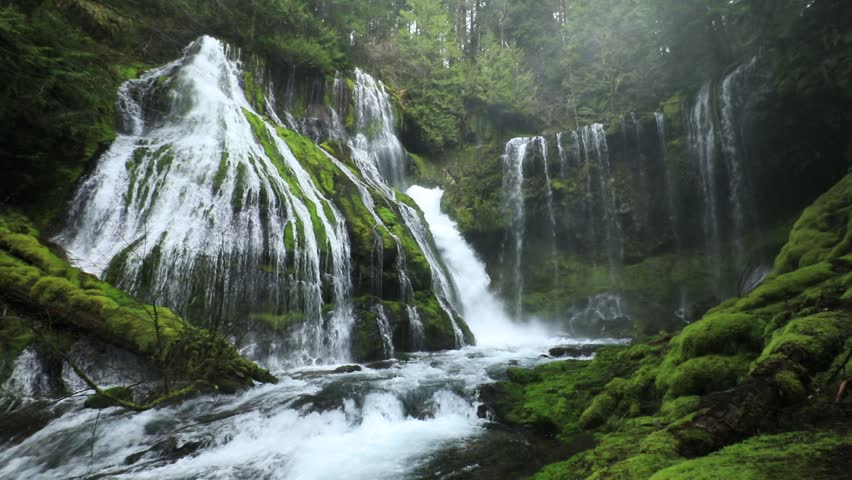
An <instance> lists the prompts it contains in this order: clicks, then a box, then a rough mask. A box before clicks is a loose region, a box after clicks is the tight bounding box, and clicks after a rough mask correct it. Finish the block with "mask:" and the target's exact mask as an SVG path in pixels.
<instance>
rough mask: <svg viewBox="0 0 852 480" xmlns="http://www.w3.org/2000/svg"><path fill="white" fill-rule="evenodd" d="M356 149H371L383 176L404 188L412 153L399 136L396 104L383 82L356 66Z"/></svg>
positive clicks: (369, 150) (394, 184) (389, 181)
mask: <svg viewBox="0 0 852 480" xmlns="http://www.w3.org/2000/svg"><path fill="white" fill-rule="evenodd" d="M353 96H354V100H355V122H356V128H357V134H356V136H355V139H354V141H353V144H354V146H355V147H356V148H359V149H361V150H364V151H367V152H370V153H371V154H372V155H373V156H374V158H375V161H376V166H377V168H378V170H379V172H380V173H381V175H382V178H384V180H385V181H386V182H387V183H388V184H389V185H390V186H393V187H402V186H404V183H405V178H406V175H407V174H408V155H406V153H405V150H404V149H403V148H402V144H401V143H400V142H399V139H398V138H397V136H396V133H394V131H395V127H394V115H393V104H392V103H391V101H390V96H389V95H388V93H387V90H386V89H385V86H384V84H383V83H382V82H379V81H378V80H376V79H374V78H373V77H372V76H370V75H368V74H366V73H364V72H363V71H361V70H360V69H355V91H354V93H353Z"/></svg>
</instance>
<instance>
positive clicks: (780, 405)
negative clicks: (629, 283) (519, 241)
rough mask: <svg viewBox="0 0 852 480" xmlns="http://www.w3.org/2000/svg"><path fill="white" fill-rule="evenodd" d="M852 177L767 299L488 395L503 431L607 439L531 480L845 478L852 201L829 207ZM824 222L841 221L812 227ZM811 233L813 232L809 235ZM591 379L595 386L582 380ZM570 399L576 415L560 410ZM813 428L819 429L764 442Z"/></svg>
mask: <svg viewBox="0 0 852 480" xmlns="http://www.w3.org/2000/svg"><path fill="white" fill-rule="evenodd" d="M850 179H852V175H849V176H847V177H846V178H845V179H844V180H843V181H842V182H840V183H839V184H838V186H837V187H835V189H833V190H832V191H829V192H828V193H826V194H825V198H821V199H819V200H817V201H816V202H815V203H814V205H813V206H812V207H811V208H809V209H808V211H806V212H805V213H804V214H803V216H802V219H801V220H800V221H799V222H798V223H797V224H796V225H797V226H796V227H795V228H794V231H793V233H792V234H791V235H790V241H789V242H788V245H787V246H785V247H784V249H783V251H782V253H781V254H780V255H779V256H778V260H777V261H776V270H775V271H774V272H773V273H772V274H771V275H770V276H769V277H768V278H767V280H766V281H765V283H764V284H763V285H761V286H760V287H759V288H757V289H755V290H752V291H751V292H749V293H747V294H746V295H744V296H743V297H741V298H732V299H730V300H728V301H725V302H723V303H722V304H720V305H718V306H716V307H714V308H712V309H710V310H709V311H708V312H707V314H706V315H704V317H703V318H701V319H700V320H698V321H696V322H694V323H693V324H691V325H688V326H687V327H686V328H684V329H683V330H682V331H681V332H679V333H677V334H673V335H668V336H663V337H661V338H657V339H652V340H647V341H643V342H640V343H637V344H636V345H633V346H631V347H629V348H625V347H621V352H620V353H615V354H613V353H612V352H610V351H608V350H603V351H602V352H601V354H599V355H598V357H596V358H595V359H594V360H593V361H591V362H589V363H587V364H584V366H583V367H578V368H577V369H576V370H573V369H572V370H571V373H570V374H569V373H568V371H566V372H565V373H561V372H560V373H557V372H559V370H557V369H558V368H559V367H557V366H558V365H560V363H555V364H551V365H547V366H543V367H538V368H536V369H534V370H532V372H527V373H525V372H523V371H514V370H512V371H510V378H511V379H512V380H513V381H512V382H505V383H498V384H496V385H495V386H494V387H492V388H494V389H495V390H496V391H497V392H498V393H499V395H497V398H496V400H494V404H495V405H497V408H496V409H495V410H496V411H497V412H498V414H501V413H502V416H501V418H502V419H503V420H504V421H507V422H511V423H517V424H521V425H535V424H539V425H546V426H548V428H550V429H551V431H552V432H558V433H559V438H565V439H567V438H570V436H571V434H572V433H574V434H576V433H577V432H579V431H580V430H582V429H587V430H588V431H590V432H592V433H593V434H594V435H595V436H596V438H597V440H598V444H597V445H596V446H595V447H594V448H591V449H590V450H587V451H585V452H582V453H580V454H578V455H575V456H574V457H572V458H571V459H569V460H567V461H565V462H561V463H557V464H553V465H550V466H548V467H546V468H545V469H543V470H542V471H541V472H539V474H538V475H537V476H535V477H534V478H536V479H577V480H579V479H588V478H594V479H647V478H654V479H661V480H662V479H675V478H684V479H685V478H690V479H691V478H707V479H710V478H713V479H715V478H755V479H757V478H790V479H793V478H806V477H807V478H834V477H835V476H836V475H837V473H835V470H836V472H841V471H842V472H844V474H845V471H846V470H848V468H849V462H848V460H845V459H846V458H848V457H849V454H850V452H852V448H850V445H849V442H848V441H847V439H848V438H850V437H849V431H848V425H847V424H848V422H847V421H846V420H845V419H847V418H848V412H846V410H848V408H847V407H845V406H843V405H839V406H838V405H837V404H836V403H835V402H834V394H835V392H836V391H837V388H838V387H839V382H840V380H841V377H845V376H846V374H845V373H843V372H844V371H845V372H848V368H849V367H848V360H849V355H850V352H852V313H850V312H852V304H850V302H849V300H848V299H846V298H845V297H844V295H845V292H846V291H847V290H848V289H849V288H850V281H852V275H850V273H849V272H850V265H852V263H850V260H852V258H850V253H849V245H848V241H847V238H848V235H849V231H850V230H852V223H849V221H848V218H849V215H850V214H849V208H848V206H849V203H848V202H847V201H834V200H832V199H836V197H837V196H838V195H840V196H841V197H842V198H846V197H845V196H844V195H845V193H844V192H846V190H847V189H848V186H849V185H850V183H849V182H850ZM818 218H822V219H826V218H832V219H834V220H833V221H815V220H812V219H818ZM838 218H840V220H837V219H838ZM804 226H808V229H809V231H808V233H807V235H801V234H800V233H801V231H803V229H804ZM828 230H831V232H829V231H828ZM797 231H799V233H797ZM805 238H810V239H814V238H819V239H821V240H820V241H818V242H816V243H815V244H814V248H815V253H813V254H809V253H807V252H806V251H805V250H807V249H801V248H799V247H801V245H798V244H799V242H801V241H802V240H803V239H805ZM829 238H831V239H832V240H830V241H829V240H826V239H829ZM797 249H798V250H797ZM566 365H567V364H566ZM562 368H566V367H562ZM560 377H561V378H560ZM588 378H594V379H595V381H594V382H590V383H582V380H583V379H588ZM580 384H582V385H583V386H584V387H586V388H585V390H583V391H582V392H579V394H578V392H576V390H573V389H574V388H575V387H576V386H577V385H580ZM575 401H576V402H577V403H576V404H573V408H572V409H571V410H570V411H569V410H568V409H567V408H565V407H564V405H566V403H567V402H575ZM843 412H845V413H843ZM838 419H843V420H841V421H840V424H839V425H838V424H837V421H838ZM812 423H814V424H817V425H820V427H818V429H817V430H814V431H802V432H795V433H780V434H768V435H766V436H759V437H757V436H755V435H759V434H761V433H763V432H768V431H772V430H773V429H774V430H775V431H776V432H778V431H779V430H782V429H790V430H796V429H801V428H802V427H803V426H806V425H810V424H812ZM751 436H755V437H754V438H751V439H748V437H751ZM732 444H733V445H732ZM711 452H717V453H713V454H712V455H708V454H710V453H711ZM841 459H844V460H841ZM811 460H813V461H811ZM786 465H789V466H790V469H789V470H787V469H785V466H786ZM826 465H828V467H827V468H823V467H824V466H826ZM834 465H842V467H840V468H835V467H834ZM832 468H834V470H832ZM826 472H832V473H831V474H829V473H826ZM824 473H825V474H824ZM842 475H843V474H841V476H842Z"/></svg>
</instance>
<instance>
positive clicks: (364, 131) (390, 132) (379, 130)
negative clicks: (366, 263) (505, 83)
mask: <svg viewBox="0 0 852 480" xmlns="http://www.w3.org/2000/svg"><path fill="white" fill-rule="evenodd" d="M353 100H354V104H355V118H356V125H357V131H356V134H355V136H354V138H353V139H352V141H351V142H350V147H351V149H352V159H353V160H354V162H355V164H356V166H357V167H358V170H359V171H360V172H361V175H362V176H363V177H364V179H365V180H366V181H367V183H369V184H370V185H371V186H372V187H374V188H376V189H378V190H380V191H382V192H383V193H384V194H385V195H386V196H387V198H389V199H390V200H391V201H392V202H393V203H394V205H395V206H396V208H397V209H398V210H399V211H400V214H401V215H402V219H403V222H404V223H405V225H406V227H407V228H408V229H409V231H410V232H411V234H412V236H413V237H414V240H415V241H416V243H417V246H418V247H419V248H420V249H421V250H422V251H423V254H424V255H425V257H426V260H427V262H428V263H429V267H430V270H431V273H432V286H433V289H434V291H435V295H436V297H437V299H438V303H439V305H440V307H441V309H442V310H443V311H444V312H445V313H446V314H447V316H448V317H449V319H450V321H451V323H452V326H453V331H454V334H455V337H456V345H457V346H462V345H464V344H465V338H464V333H463V331H462V329H461V327H460V326H459V322H458V319H457V316H458V315H457V314H456V312H455V310H456V308H455V305H456V303H457V302H456V299H457V296H458V294H457V291H456V286H455V285H454V284H453V283H452V280H451V279H450V277H449V276H448V275H447V273H446V271H445V269H444V266H443V265H442V264H441V262H440V260H439V258H438V255H437V254H436V253H435V251H434V248H433V247H432V243H431V242H430V240H429V233H428V230H427V229H426V226H425V225H424V224H423V221H422V220H421V218H420V215H419V214H418V212H417V211H416V210H415V209H414V208H412V207H411V206H409V205H407V204H406V203H405V202H401V201H399V200H398V199H397V196H396V192H395V191H394V190H393V189H392V188H391V187H392V186H395V187H401V186H402V185H403V184H404V178H405V174H406V171H407V158H408V155H407V154H406V153H405V150H404V149H403V148H402V144H401V143H400V142H399V139H398V138H397V137H396V134H395V131H394V117H393V107H392V104H391V101H390V96H389V95H388V93H387V91H386V89H385V86H384V84H382V83H381V82H379V81H377V80H376V79H374V78H373V77H371V76H370V75H368V74H366V73H364V72H363V71H361V70H359V69H356V71H355V91H354V93H353ZM395 241H396V244H397V251H398V257H397V258H398V261H399V262H402V263H400V264H399V269H400V271H403V270H404V268H405V263H404V262H405V256H404V255H403V249H402V246H401V245H400V243H399V239H398V238H395ZM400 282H401V283H403V284H402V285H401V287H402V292H403V302H404V303H406V311H407V313H408V316H409V321H410V323H411V324H412V332H413V333H414V334H415V336H416V338H415V339H414V341H415V344H417V343H421V342H422V340H423V339H422V334H423V329H422V325H421V323H420V317H419V314H418V313H417V309H416V308H415V307H414V306H413V305H412V304H411V301H412V299H411V298H408V297H410V293H409V292H410V290H411V287H410V282H409V283H408V284H407V285H406V284H405V282H408V277H407V276H405V275H402V274H401V275H400Z"/></svg>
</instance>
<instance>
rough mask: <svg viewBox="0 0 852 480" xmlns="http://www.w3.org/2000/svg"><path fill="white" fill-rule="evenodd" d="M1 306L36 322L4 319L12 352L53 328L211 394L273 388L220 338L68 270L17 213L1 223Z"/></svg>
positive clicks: (6, 340) (266, 374) (5, 339)
mask: <svg viewBox="0 0 852 480" xmlns="http://www.w3.org/2000/svg"><path fill="white" fill-rule="evenodd" d="M0 299H2V302H3V303H4V304H9V305H12V306H14V307H15V309H16V311H17V312H19V313H20V314H21V315H22V316H24V317H25V318H27V319H31V320H32V321H33V322H34V323H33V324H32V325H28V327H29V328H28V329H27V328H24V329H22V328H20V327H16V323H14V321H9V320H8V319H4V320H3V322H4V323H3V325H2V328H0V331H2V332H3V333H4V336H3V340H2V341H3V342H4V343H11V344H13V345H15V344H17V345H18V346H19V347H18V348H20V345H21V344H23V343H25V342H26V338H27V333H26V331H27V330H29V331H30V332H32V331H34V329H35V330H39V329H42V328H46V327H47V326H51V327H55V328H60V329H66V330H73V331H79V332H82V333H84V334H87V335H91V336H93V337H95V338H98V339H100V340H102V341H105V342H107V343H111V344H113V345H116V346H118V347H120V348H124V349H126V350H128V351H130V352H133V353H136V354H140V355H142V356H144V357H146V358H149V359H152V360H153V361H155V362H156V363H159V364H161V366H162V365H166V364H167V365H168V368H169V370H173V372H172V374H173V375H174V376H176V377H179V378H182V379H184V380H187V381H191V382H192V381H201V382H204V383H205V384H208V385H210V386H212V387H214V388H219V387H225V386H228V388H229V389H232V388H233V386H234V385H250V384H251V383H252V380H256V381H261V382H274V381H275V378H274V377H272V376H271V375H270V374H269V372H267V371H265V370H263V369H261V368H259V367H258V366H257V365H255V364H254V363H252V362H250V361H248V360H246V359H244V358H243V357H241V356H240V355H239V354H238V353H237V351H236V349H234V348H233V347H232V346H231V345H230V344H228V343H227V342H226V341H225V340H224V339H222V338H221V337H218V336H216V335H213V334H211V333H209V332H207V331H205V330H202V329H199V328H196V327H193V326H191V325H189V324H188V323H186V322H185V321H184V320H183V319H182V318H180V317H178V316H177V315H175V314H174V313H173V312H172V311H171V310H169V309H168V308H165V307H162V306H153V305H144V304H142V303H140V302H139V301H138V300H136V299H135V298H133V297H131V296H129V295H128V294H126V293H125V292H123V291H121V290H119V289H117V288H115V287H113V286H111V285H110V284H108V283H105V282H102V281H100V280H98V279H97V278H96V277H94V276H92V275H89V274H86V273H84V272H82V271H80V270H79V269H77V268H74V267H72V266H70V265H69V264H68V263H67V262H66V261H65V260H63V259H62V258H60V257H59V256H57V255H56V254H55V253H53V252H52V251H51V250H50V249H49V248H48V247H47V246H45V245H44V244H42V243H41V242H40V241H39V239H38V232H37V231H36V230H35V229H33V228H32V226H31V225H30V224H29V222H28V221H27V220H26V219H25V218H24V217H22V216H19V215H15V214H4V215H2V216H0ZM6 334H9V336H8V337H7V336H6Z"/></svg>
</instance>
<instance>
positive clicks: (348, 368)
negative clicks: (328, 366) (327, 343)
mask: <svg viewBox="0 0 852 480" xmlns="http://www.w3.org/2000/svg"><path fill="white" fill-rule="evenodd" d="M360 371H361V365H344V366H342V367H337V368H335V369H334V373H355V372H360Z"/></svg>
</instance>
